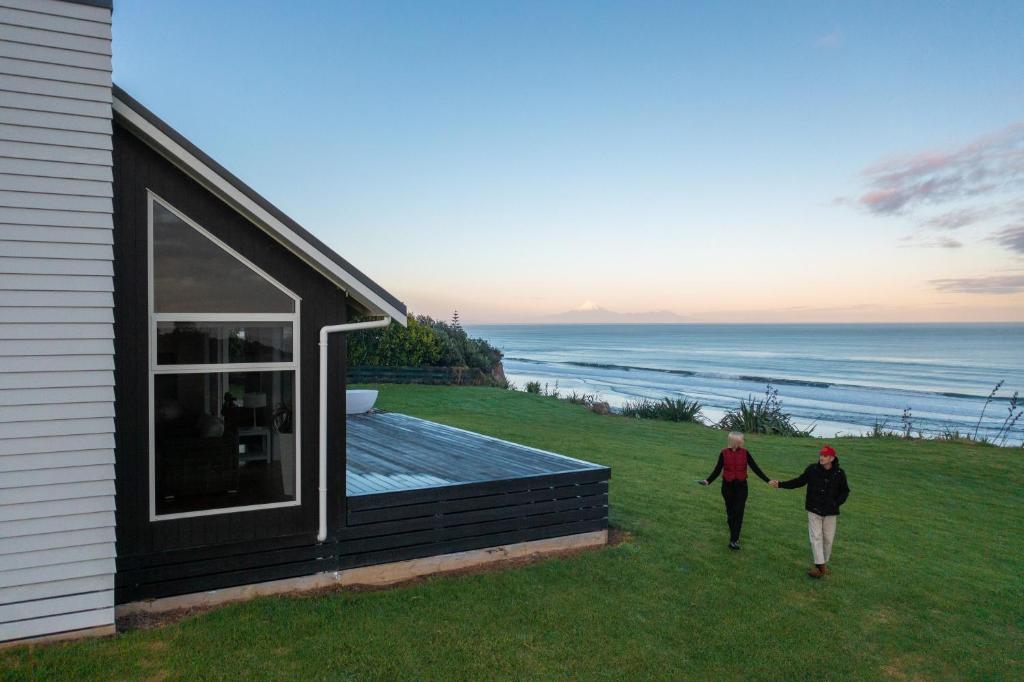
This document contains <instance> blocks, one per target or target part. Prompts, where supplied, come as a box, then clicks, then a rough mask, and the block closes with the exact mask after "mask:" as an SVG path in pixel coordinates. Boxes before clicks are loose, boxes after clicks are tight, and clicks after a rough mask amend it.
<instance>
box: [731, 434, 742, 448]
mask: <svg viewBox="0 0 1024 682" xmlns="http://www.w3.org/2000/svg"><path fill="white" fill-rule="evenodd" d="M729 447H730V448H741V447H743V434H742V433H740V432H739V431H730V432H729Z"/></svg>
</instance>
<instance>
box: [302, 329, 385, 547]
mask: <svg viewBox="0 0 1024 682" xmlns="http://www.w3.org/2000/svg"><path fill="white" fill-rule="evenodd" d="M389 324H391V318H390V317H384V318H381V319H379V320H371V321H369V322H349V323H347V324H334V325H328V326H326V327H321V328H320V483H319V491H320V530H319V532H317V535H316V541H317V542H323V541H324V540H326V539H327V335H328V334H334V333H336V332H354V331H358V330H360V329H377V328H379V327H386V326H388V325H389Z"/></svg>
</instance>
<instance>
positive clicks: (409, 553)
mask: <svg viewBox="0 0 1024 682" xmlns="http://www.w3.org/2000/svg"><path fill="white" fill-rule="evenodd" d="M348 422H349V423H348V428H347V432H348V444H347V452H348V482H349V483H348V485H349V488H348V494H349V499H348V513H347V527H346V528H345V529H344V530H343V531H342V532H341V535H340V538H339V543H338V564H339V567H340V568H352V567H355V566H367V565H372V564H379V563H385V562H390V561H401V560H405V559H414V558H418V557H426V556H434V555H438V554H448V553H451V552H461V551H466V550H471V549H480V548H484V547H494V546H497V545H504V544H511V543H516V542H525V541H528V540H540V539H543V538H550V537H559V536H563V535H573V534H576V533H585V532H589V531H595V530H602V529H605V528H607V527H608V479H609V477H610V475H611V472H610V470H609V469H608V468H607V467H602V466H598V465H595V464H591V463H590V462H584V461H582V460H577V459H573V458H570V457H564V456H562V455H557V454H554V453H550V452H545V451H543V450H537V449H535V448H529V447H526V446H522V445H516V444H514V443H509V442H508V441H503V440H499V439H497V438H491V437H488V436H483V435H480V434H477V433H472V432H469V431H462V430H460V429H455V428H451V427H448V426H443V425H441V424H435V423H433V422H428V421H424V420H422V419H415V418H413V417H408V416H405V415H400V414H373V415H364V416H359V417H352V418H349V420H348Z"/></svg>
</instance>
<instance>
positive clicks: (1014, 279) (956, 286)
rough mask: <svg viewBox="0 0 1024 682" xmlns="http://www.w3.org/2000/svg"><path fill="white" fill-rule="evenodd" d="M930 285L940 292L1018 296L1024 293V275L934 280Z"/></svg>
mask: <svg viewBox="0 0 1024 682" xmlns="http://www.w3.org/2000/svg"><path fill="white" fill-rule="evenodd" d="M930 283H931V285H932V286H933V287H935V288H936V289H938V290H939V291H946V292H950V293H956V294H1016V293H1020V292H1024V275H993V276H989V277H962V278H958V279H933V280H932V281H931V282H930Z"/></svg>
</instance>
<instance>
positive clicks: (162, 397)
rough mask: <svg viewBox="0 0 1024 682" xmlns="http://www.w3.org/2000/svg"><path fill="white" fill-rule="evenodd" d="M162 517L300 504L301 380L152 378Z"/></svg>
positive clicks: (291, 376)
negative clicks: (298, 411) (297, 427)
mask: <svg viewBox="0 0 1024 682" xmlns="http://www.w3.org/2000/svg"><path fill="white" fill-rule="evenodd" d="M153 380H154V397H153V406H154V410H155V414H154V419H153V422H154V435H155V442H156V461H155V466H156V513H157V514H158V515H160V514H177V513H180V512H190V511H201V510H207V509H223V508H225V507H242V506H247V505H254V504H269V503H272V502H287V501H290V500H294V499H295V492H296V484H297V481H296V475H295V461H296V448H297V444H296V441H295V428H294V426H295V415H294V412H293V410H294V407H295V390H294V388H295V373H294V372H291V371H289V372H217V373H211V374H158V375H156V376H154V377H153Z"/></svg>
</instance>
